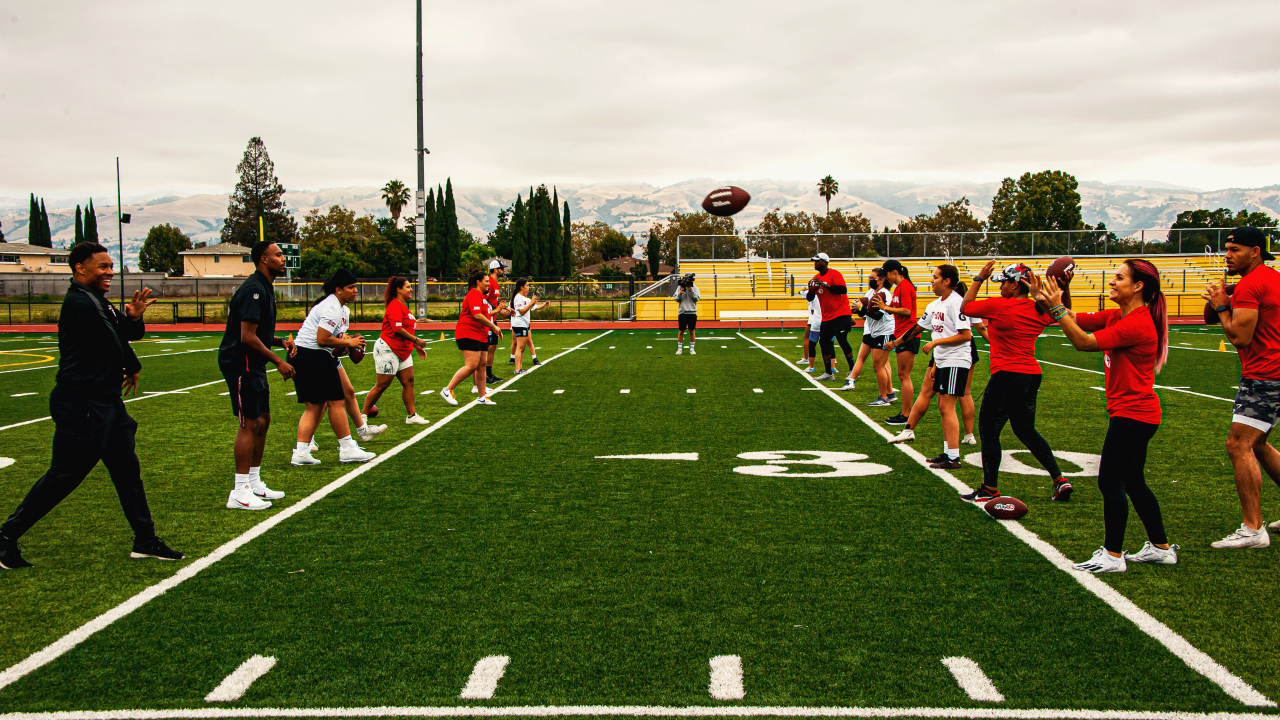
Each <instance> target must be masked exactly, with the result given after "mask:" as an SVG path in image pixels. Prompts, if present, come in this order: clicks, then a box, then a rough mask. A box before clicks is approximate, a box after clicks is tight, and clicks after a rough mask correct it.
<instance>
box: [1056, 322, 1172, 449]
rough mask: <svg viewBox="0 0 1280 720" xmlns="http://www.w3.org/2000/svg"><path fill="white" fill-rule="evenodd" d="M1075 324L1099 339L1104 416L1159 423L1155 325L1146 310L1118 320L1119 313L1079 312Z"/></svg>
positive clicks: (1153, 423)
mask: <svg viewBox="0 0 1280 720" xmlns="http://www.w3.org/2000/svg"><path fill="white" fill-rule="evenodd" d="M1076 323H1077V324H1079V325H1080V327H1081V328H1083V329H1084V330H1085V331H1087V332H1092V333H1093V337H1094V338H1096V339H1097V340H1098V349H1099V350H1102V351H1103V352H1104V358H1103V360H1104V365H1105V366H1106V377H1107V382H1106V386H1107V414H1108V415H1110V416H1111V417H1124V418H1129V419H1131V420H1137V421H1139V422H1144V423H1151V424H1152V425H1159V424H1160V398H1159V397H1158V396H1157V395H1156V391H1155V387H1154V386H1155V383H1156V325H1155V322H1153V321H1152V319H1151V312H1150V311H1148V310H1147V308H1145V307H1140V308H1138V309H1137V310H1134V311H1133V312H1131V313H1129V314H1128V315H1126V316H1124V317H1121V316H1120V311H1119V310H1103V311H1102V312H1096V313H1079V314H1077V315H1076Z"/></svg>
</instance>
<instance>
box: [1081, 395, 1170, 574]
mask: <svg viewBox="0 0 1280 720" xmlns="http://www.w3.org/2000/svg"><path fill="white" fill-rule="evenodd" d="M1159 429H1160V426H1159V425H1152V424H1151V423H1144V422H1139V421H1137V420H1132V419H1130V418H1123V417H1113V418H1111V424H1110V425H1109V426H1108V427H1107V439H1106V440H1104V441H1103V442H1102V463H1101V464H1100V465H1099V466H1098V489H1099V490H1100V491H1102V518H1103V522H1104V523H1105V524H1106V536H1105V539H1104V540H1103V542H1102V545H1103V547H1105V548H1106V549H1108V550H1110V551H1111V552H1120V551H1121V550H1122V549H1123V548H1124V529H1125V525H1126V524H1127V523H1128V522H1129V503H1130V502H1132V503H1133V509H1134V511H1135V512H1137V513H1138V519H1139V520H1141V521H1142V524H1143V526H1144V527H1146V529H1147V539H1148V540H1150V541H1151V543H1152V544H1153V545H1163V544H1164V543H1167V542H1169V540H1168V538H1167V537H1165V534H1164V519H1163V518H1162V517H1161V516H1160V501H1158V500H1156V496H1155V493H1153V492H1151V488H1149V487H1147V481H1146V478H1144V477H1143V467H1144V466H1145V465H1146V464H1147V444H1148V443H1150V442H1151V438H1152V437H1154V436H1155V434H1156V430H1159ZM1126 495H1127V496H1128V499H1127V500H1126V499H1125V496H1126Z"/></svg>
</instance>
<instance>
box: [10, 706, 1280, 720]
mask: <svg viewBox="0 0 1280 720" xmlns="http://www.w3.org/2000/svg"><path fill="white" fill-rule="evenodd" d="M582 716H612V717H690V718H700V717H733V718H743V717H837V718H845V717H847V718H966V719H971V720H1052V719H1053V718H1063V719H1064V720H1275V718H1276V716H1275V715H1270V714H1265V713H1226V712H1219V713H1197V712H1167V711H1162V712H1142V711H1138V710H1057V709H1051V708H1045V709H1027V710H1011V709H1008V708H995V707H982V708H954V707H941V708H928V707H915V708H907V707H803V706H801V707H794V706H792V707H783V706H771V707H770V706H750V705H727V706H724V707H715V706H706V705H698V706H687V707H671V706H661V705H523V706H520V705H516V706H509V707H481V706H465V705H464V706H461V707H458V706H451V707H387V706H385V705H384V706H381V707H340V708H316V707H312V708H236V707H206V708H193V709H187V710H99V711H95V712H87V711H82V712H75V713H70V712H46V713H12V714H8V715H0V720H72V718H75V719H76V720H168V719H170V718H172V719H173V720H199V719H207V720H219V719H221V718H250V717H271V718H304V717H305V718H348V717H362V718H371V717H378V718H381V717H391V718H394V717H428V718H459V717H480V718H496V717H540V718H541V717H582Z"/></svg>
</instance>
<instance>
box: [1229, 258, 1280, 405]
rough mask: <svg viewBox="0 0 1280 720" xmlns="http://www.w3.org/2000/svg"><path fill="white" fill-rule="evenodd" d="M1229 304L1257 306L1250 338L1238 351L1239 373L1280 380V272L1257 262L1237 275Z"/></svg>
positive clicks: (1253, 308) (1252, 376) (1244, 306)
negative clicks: (1243, 274)
mask: <svg viewBox="0 0 1280 720" xmlns="http://www.w3.org/2000/svg"><path fill="white" fill-rule="evenodd" d="M1231 307H1232V308H1240V309H1242V310H1257V311H1258V323H1257V324H1256V325H1254V327H1253V340H1252V341H1250V342H1249V345H1248V347H1242V348H1240V349H1238V350H1237V351H1236V352H1237V353H1238V354H1239V355H1240V375H1241V376H1243V377H1246V378H1249V379H1250V380H1266V381H1276V380H1280V272H1276V271H1275V270H1274V269H1272V268H1270V267H1268V266H1266V265H1259V266H1258V267H1256V268H1254V269H1253V270H1250V271H1249V274H1248V275H1245V276H1244V277H1242V278H1240V282H1239V284H1237V285H1236V289H1235V292H1233V293H1232V294H1231Z"/></svg>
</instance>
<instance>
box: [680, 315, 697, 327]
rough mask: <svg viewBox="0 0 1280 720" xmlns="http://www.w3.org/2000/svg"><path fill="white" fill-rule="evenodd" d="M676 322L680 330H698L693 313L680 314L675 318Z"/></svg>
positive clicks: (695, 316)
mask: <svg viewBox="0 0 1280 720" xmlns="http://www.w3.org/2000/svg"><path fill="white" fill-rule="evenodd" d="M676 322H678V323H679V324H680V329H681V330H697V329H698V316H697V315H695V314H693V313H680V314H679V315H677V316H676Z"/></svg>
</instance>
